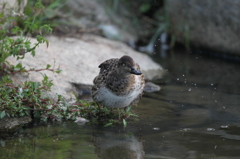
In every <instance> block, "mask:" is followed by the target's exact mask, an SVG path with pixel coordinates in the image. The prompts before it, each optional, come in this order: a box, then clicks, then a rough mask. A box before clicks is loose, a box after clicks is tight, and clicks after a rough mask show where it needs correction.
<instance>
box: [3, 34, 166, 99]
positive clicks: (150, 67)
mask: <svg viewBox="0 0 240 159" xmlns="http://www.w3.org/2000/svg"><path fill="white" fill-rule="evenodd" d="M47 39H48V40H49V44H50V45H49V47H48V48H47V47H46V45H45V44H42V45H40V46H39V47H38V48H37V49H36V56H35V57H32V56H31V55H30V54H26V56H25V58H24V59H22V60H18V61H17V60H16V58H14V57H9V58H8V59H7V61H8V62H9V63H10V64H12V65H16V64H17V63H19V62H21V63H22V65H23V66H25V68H26V69H30V68H35V69H42V68H45V67H46V65H47V64H50V65H51V66H55V68H57V67H60V69H61V70H62V72H61V73H60V74H59V75H58V74H54V73H53V72H51V71H41V72H40V73H41V74H46V75H47V76H48V77H49V79H50V80H52V81H53V83H54V86H53V87H52V92H51V93H50V94H49V95H50V96H51V97H52V99H55V98H56V93H57V94H60V95H62V96H63V97H65V98H66V99H67V100H69V101H70V100H71V99H75V97H74V95H73V92H75V93H76V89H75V87H74V84H86V85H92V84H93V82H92V81H93V79H94V77H95V76H96V75H97V74H98V73H99V68H98V66H99V64H100V63H102V62H103V61H105V60H107V59H110V58H119V57H121V56H123V55H129V56H131V57H133V59H134V60H135V61H136V62H137V63H139V65H140V67H141V70H142V72H143V74H144V76H145V78H146V79H147V80H153V79H159V78H161V77H162V76H163V74H164V70H163V69H162V67H161V66H160V65H159V64H157V63H155V62H153V61H152V60H151V59H150V58H149V57H148V56H147V55H145V54H142V53H139V52H137V51H134V50H132V49H131V48H130V47H128V46H127V45H125V44H123V43H120V42H117V41H110V40H108V39H105V38H102V37H99V36H94V35H83V36H82V37H81V39H76V38H59V37H55V36H49V37H47ZM29 40H31V42H32V43H35V42H36V40H35V39H34V38H29ZM40 73H39V72H30V73H29V74H26V73H25V74H15V75H12V76H11V77H12V80H13V81H14V83H15V84H20V83H22V82H24V81H26V80H29V81H36V82H40V81H41V80H42V79H43V77H42V75H41V74H40Z"/></svg>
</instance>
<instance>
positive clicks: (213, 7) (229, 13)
mask: <svg viewBox="0 0 240 159" xmlns="http://www.w3.org/2000/svg"><path fill="white" fill-rule="evenodd" d="M239 7H240V1H238V0H219V1H216V0H201V1H199V0H191V1H189V0H181V1H176V0H168V1H166V8H167V11H168V14H169V22H170V27H171V32H172V34H173V35H175V37H176V40H177V41H178V42H181V43H185V42H186V41H190V44H191V45H193V46H196V47H201V48H206V49H211V50H214V51H218V52H224V53H234V54H237V55H240V47H239V46H240V43H239V41H240V32H239V30H240V21H239V19H240V10H239Z"/></svg>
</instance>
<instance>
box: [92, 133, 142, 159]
mask: <svg viewBox="0 0 240 159" xmlns="http://www.w3.org/2000/svg"><path fill="white" fill-rule="evenodd" d="M93 141H94V145H95V153H96V154H97V156H98V157H99V158H101V159H113V158H119V159H125V158H129V159H130V158H131V159H142V158H143V157H144V150H143V141H142V139H141V138H137V137H136V136H134V135H133V134H123V133H112V132H107V131H102V132H99V131H98V132H95V133H94V135H93Z"/></svg>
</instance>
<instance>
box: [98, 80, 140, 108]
mask: <svg viewBox="0 0 240 159" xmlns="http://www.w3.org/2000/svg"><path fill="white" fill-rule="evenodd" d="M139 82H141V81H140V80H139V79H138V78H136V80H135V84H134V87H135V89H133V91H132V92H129V94H127V95H124V96H117V95H115V94H113V93H112V92H111V91H109V90H108V89H107V88H106V87H101V88H99V90H98V97H97V101H99V102H101V103H102V104H103V105H104V106H106V107H110V108H123V107H126V106H129V105H130V103H131V102H132V101H133V100H134V99H136V98H138V95H139V94H140V93H142V89H143V88H142V87H143V86H141V85H140V83H139Z"/></svg>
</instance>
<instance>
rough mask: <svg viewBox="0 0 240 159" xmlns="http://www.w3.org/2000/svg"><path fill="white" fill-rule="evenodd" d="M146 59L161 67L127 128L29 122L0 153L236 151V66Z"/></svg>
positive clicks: (4, 158)
mask: <svg viewBox="0 0 240 159" xmlns="http://www.w3.org/2000/svg"><path fill="white" fill-rule="evenodd" d="M154 56H155V57H154V59H156V60H157V61H158V62H160V63H161V64H162V65H163V66H164V68H166V69H167V75H166V76H165V77H164V78H163V79H161V80H158V81H155V83H156V84H159V85H160V86H161V90H160V92H157V93H145V95H144V97H143V98H142V100H141V101H140V103H139V104H138V106H137V107H133V109H132V111H133V112H134V113H136V114H138V115H139V120H138V121H137V122H134V123H129V125H128V126H127V128H123V127H122V126H116V127H108V128H102V127H96V126H91V125H78V124H77V123H74V122H69V121H68V122H63V123H52V124H50V123H48V124H33V125H31V126H28V127H26V128H23V129H21V130H20V131H19V132H18V133H16V134H15V136H14V137H13V138H8V139H0V154H1V155H0V159H8V158H9V159H10V158H11V159H12V158H19V159H21V158H22V159H28V158H29V159H30V158H31V159H42V158H45V159H80V158H88V159H94V158H105V159H108V158H109V159H113V158H114V159H118V158H129V159H134V158H145V159H156V158H157V159H166V158H183V159H195V158H197V159H199V158H200V159H205V158H206V159H209V158H221V159H223V158H228V159H229V158H239V157H240V151H239V149H240V144H239V142H240V141H239V140H240V127H239V125H240V124H239V123H240V108H239V103H240V102H239V101H240V100H239V99H240V90H239V88H240V82H239V81H240V80H239V79H240V74H239V70H240V64H238V63H233V62H226V61H223V60H219V59H215V58H211V57H206V56H202V55H200V54H187V53H185V52H184V51H177V52H175V53H173V52H171V53H169V54H168V56H167V57H166V58H164V59H162V58H160V57H159V55H154Z"/></svg>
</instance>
